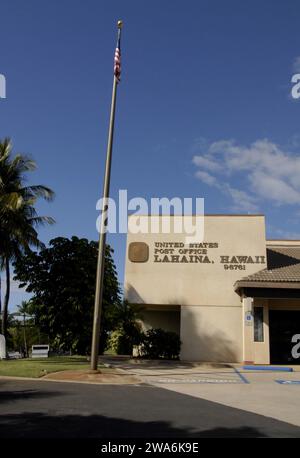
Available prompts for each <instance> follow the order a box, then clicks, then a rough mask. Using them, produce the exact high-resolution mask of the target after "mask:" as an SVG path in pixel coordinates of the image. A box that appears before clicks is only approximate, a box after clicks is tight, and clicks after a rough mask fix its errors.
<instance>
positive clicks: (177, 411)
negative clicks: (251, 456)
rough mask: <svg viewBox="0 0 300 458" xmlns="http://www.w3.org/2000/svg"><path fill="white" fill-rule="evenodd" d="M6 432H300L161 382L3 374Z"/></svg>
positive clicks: (2, 430)
mask: <svg viewBox="0 0 300 458" xmlns="http://www.w3.org/2000/svg"><path fill="white" fill-rule="evenodd" d="M0 405H1V414H0V437H1V438H49V437H53V438H113V437H114V438H122V437H123V438H124V437H126V438H138V437H143V438H145V437H168V438H169V437H177V438H179V437H198V438H201V437H300V428H299V427H298V426H295V425H292V424H289V423H286V422H283V421H279V420H276V419H272V418H268V417H265V416H263V415H258V414H254V413H251V412H247V411H245V410H243V409H237V408H233V407H228V406H226V405H223V404H220V403H215V402H211V401H208V400H206V399H200V397H193V396H190V395H186V394H182V393H179V392H177V391H176V392H175V391H173V390H169V389H163V388H158V387H156V386H151V385H149V386H144V385H140V386H125V385H123V386H122V385H114V386H113V385H89V384H76V383H66V382H49V381H48V382H47V381H42V380H37V381H29V380H18V381H17V380H3V379H1V380H0Z"/></svg>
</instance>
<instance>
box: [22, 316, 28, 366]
mask: <svg viewBox="0 0 300 458" xmlns="http://www.w3.org/2000/svg"><path fill="white" fill-rule="evenodd" d="M23 332H24V353H25V358H28V350H27V340H26V315H25V313H24V315H23Z"/></svg>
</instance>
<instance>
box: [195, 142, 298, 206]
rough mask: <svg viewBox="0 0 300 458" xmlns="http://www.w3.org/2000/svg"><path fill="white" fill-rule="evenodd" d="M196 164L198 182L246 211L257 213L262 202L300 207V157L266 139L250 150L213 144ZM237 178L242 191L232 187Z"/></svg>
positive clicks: (255, 143) (225, 143)
mask: <svg viewBox="0 0 300 458" xmlns="http://www.w3.org/2000/svg"><path fill="white" fill-rule="evenodd" d="M193 163H194V164H195V166H196V167H197V168H198V170H197V172H196V177H197V178H199V179H200V180H202V181H203V182H204V183H206V184H208V185H210V186H215V187H217V188H219V189H220V190H221V191H222V192H224V193H226V194H227V195H229V196H230V197H231V199H232V200H233V202H234V204H235V206H239V207H240V208H241V209H243V210H244V211H254V209H257V201H258V200H262V199H263V200H270V201H273V202H274V203H275V204H278V205H283V204H290V205H292V204H299V203H300V157H299V156H297V155H295V154H294V153H291V152H288V151H283V150H282V149H281V148H280V146H278V145H276V144H275V143H273V142H271V141H269V140H267V139H260V140H256V141H255V142H253V143H252V144H251V145H249V146H244V145H238V144H237V143H236V142H234V141H233V140H220V141H217V142H213V143H211V144H210V145H208V146H207V148H206V150H205V151H204V152H203V153H202V154H198V155H196V156H194V158H193ZM235 178H239V180H242V181H243V189H238V188H236V186H234V187H233V186H232V185H231V181H232V180H234V179H235ZM220 183H222V184H220Z"/></svg>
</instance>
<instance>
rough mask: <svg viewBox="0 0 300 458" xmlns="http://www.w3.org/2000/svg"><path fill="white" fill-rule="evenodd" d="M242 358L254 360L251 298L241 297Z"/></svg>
mask: <svg viewBox="0 0 300 458" xmlns="http://www.w3.org/2000/svg"><path fill="white" fill-rule="evenodd" d="M242 301H243V324H242V326H243V360H244V362H245V363H251V364H252V363H253V362H254V329H253V325H254V319H253V298H252V297H243V299H242Z"/></svg>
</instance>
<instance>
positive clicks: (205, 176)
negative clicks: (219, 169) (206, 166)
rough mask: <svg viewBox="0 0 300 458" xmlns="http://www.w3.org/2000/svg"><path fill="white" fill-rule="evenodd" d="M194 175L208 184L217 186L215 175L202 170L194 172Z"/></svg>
mask: <svg viewBox="0 0 300 458" xmlns="http://www.w3.org/2000/svg"><path fill="white" fill-rule="evenodd" d="M196 177H197V178H199V179H200V180H201V181H203V183H206V184H208V185H210V186H217V184H218V181H217V179H216V177H214V176H213V175H211V174H210V173H208V172H205V171H202V170H198V171H197V172H196Z"/></svg>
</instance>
